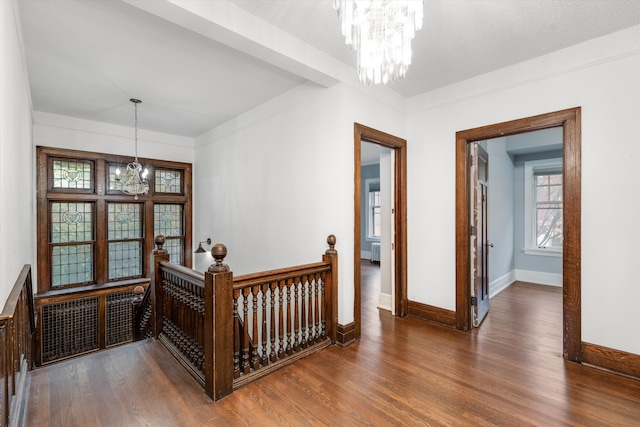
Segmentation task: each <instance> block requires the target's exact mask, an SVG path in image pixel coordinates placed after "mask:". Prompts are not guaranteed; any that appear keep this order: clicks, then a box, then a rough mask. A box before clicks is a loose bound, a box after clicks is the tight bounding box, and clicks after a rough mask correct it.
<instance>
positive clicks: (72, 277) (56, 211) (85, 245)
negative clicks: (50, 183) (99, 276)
mask: <svg viewBox="0 0 640 427" xmlns="http://www.w3.org/2000/svg"><path fill="white" fill-rule="evenodd" d="M49 218H50V220H49V221H50V224H51V238H50V243H51V244H52V246H53V247H52V252H51V285H52V286H54V287H55V286H64V285H69V284H75V283H88V282H91V281H93V236H94V233H93V224H94V222H93V203H69V202H52V203H51V204H50V213H49Z"/></svg>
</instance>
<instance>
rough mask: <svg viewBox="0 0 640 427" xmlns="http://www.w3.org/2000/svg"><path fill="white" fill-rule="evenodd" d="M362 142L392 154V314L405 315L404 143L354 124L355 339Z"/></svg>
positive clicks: (358, 333) (359, 329)
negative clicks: (382, 148)
mask: <svg viewBox="0 0 640 427" xmlns="http://www.w3.org/2000/svg"><path fill="white" fill-rule="evenodd" d="M363 143H372V144H377V145H379V146H382V147H385V148H388V149H389V150H391V152H392V156H391V158H392V162H393V167H392V169H393V178H392V182H393V184H392V187H393V188H392V191H393V196H392V198H393V208H392V209H393V210H392V212H393V214H392V219H391V221H392V223H393V225H392V230H393V232H392V235H391V236H390V242H391V245H392V248H393V250H392V260H391V263H392V264H393V266H392V274H393V280H392V282H393V290H392V295H393V301H392V302H391V303H392V305H393V310H392V311H393V312H395V315H396V316H400V317H404V316H406V315H407V311H408V309H407V307H408V301H407V214H406V212H407V170H406V164H407V151H406V149H407V141H406V140H404V139H402V138H398V137H396V136H393V135H390V134H387V133H384V132H380V131H378V130H375V129H372V128H369V127H366V126H363V125H361V124H358V123H354V221H355V224H354V245H353V247H354V253H353V254H354V269H353V270H354V329H355V338H356V339H357V338H360V336H361V334H362V324H361V313H362V301H361V298H362V287H361V265H360V259H361V253H362V244H361V237H362V234H361V233H362V231H361V227H362V221H363V218H362V214H361V209H362V199H361V197H362V191H363V189H362V183H361V180H362V176H361V166H362V159H361V150H362V144H363Z"/></svg>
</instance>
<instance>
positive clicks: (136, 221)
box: [107, 203, 142, 240]
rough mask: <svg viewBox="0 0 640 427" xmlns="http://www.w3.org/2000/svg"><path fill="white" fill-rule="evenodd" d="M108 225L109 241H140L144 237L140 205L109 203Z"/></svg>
mask: <svg viewBox="0 0 640 427" xmlns="http://www.w3.org/2000/svg"><path fill="white" fill-rule="evenodd" d="M107 223H108V225H107V238H108V239H109V240H124V239H138V238H140V237H142V220H141V216H140V204H139V203H109V204H108V211H107Z"/></svg>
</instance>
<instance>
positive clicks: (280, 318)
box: [278, 280, 285, 359]
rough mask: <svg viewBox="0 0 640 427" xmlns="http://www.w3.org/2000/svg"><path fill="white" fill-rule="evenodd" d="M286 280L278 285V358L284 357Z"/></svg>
mask: <svg viewBox="0 0 640 427" xmlns="http://www.w3.org/2000/svg"><path fill="white" fill-rule="evenodd" d="M284 284H285V281H284V280H280V282H279V283H278V357H279V358H280V359H282V358H283V357H284V306H283V302H284V297H283V295H284V292H283V289H284Z"/></svg>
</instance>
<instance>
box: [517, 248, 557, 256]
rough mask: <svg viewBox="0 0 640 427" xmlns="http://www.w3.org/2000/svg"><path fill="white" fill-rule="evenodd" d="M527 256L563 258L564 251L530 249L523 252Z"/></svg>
mask: <svg viewBox="0 0 640 427" xmlns="http://www.w3.org/2000/svg"><path fill="white" fill-rule="evenodd" d="M522 251H523V252H524V253H525V255H534V256H550V257H556V258H562V251H561V250H557V249H538V248H528V249H523V250H522Z"/></svg>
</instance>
